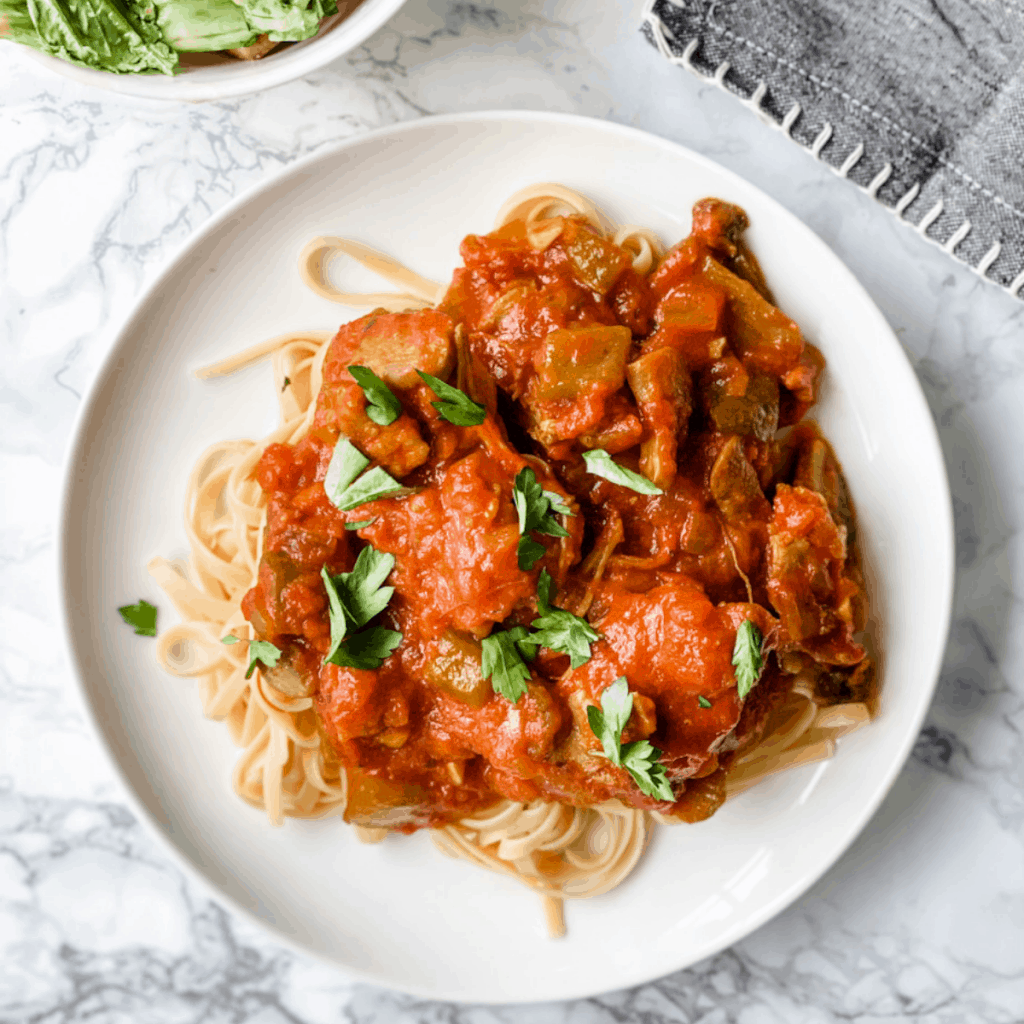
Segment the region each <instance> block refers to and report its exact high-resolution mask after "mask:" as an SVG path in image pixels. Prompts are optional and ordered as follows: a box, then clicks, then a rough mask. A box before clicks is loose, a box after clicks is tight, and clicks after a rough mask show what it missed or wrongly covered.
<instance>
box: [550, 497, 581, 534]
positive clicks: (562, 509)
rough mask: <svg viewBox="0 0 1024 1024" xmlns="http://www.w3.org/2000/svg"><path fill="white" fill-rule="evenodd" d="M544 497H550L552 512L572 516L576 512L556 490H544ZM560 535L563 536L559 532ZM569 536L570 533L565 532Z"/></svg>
mask: <svg viewBox="0 0 1024 1024" xmlns="http://www.w3.org/2000/svg"><path fill="white" fill-rule="evenodd" d="M544 497H545V498H547V499H548V504H549V505H550V506H551V511H552V512H557V513H558V514H559V515H560V516H571V515H574V514H575V513H574V512H573V510H572V509H571V508H569V506H568V505H566V504H565V498H563V497H562V496H561V495H560V494H558V493H556V492H555V491H544ZM558 536H563V535H562V534H558ZM565 536H568V533H566V534H565Z"/></svg>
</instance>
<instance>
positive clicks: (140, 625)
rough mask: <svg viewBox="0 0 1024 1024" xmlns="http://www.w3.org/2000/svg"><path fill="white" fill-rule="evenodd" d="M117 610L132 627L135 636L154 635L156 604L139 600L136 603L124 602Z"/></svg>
mask: <svg viewBox="0 0 1024 1024" xmlns="http://www.w3.org/2000/svg"><path fill="white" fill-rule="evenodd" d="M117 610H118V611H119V612H120V613H121V618H122V619H124V621H125V622H127V623H128V625H129V626H132V627H133V628H134V630H135V635H136V636H156V605H152V604H150V603H149V602H148V601H143V600H140V601H139V603H138V604H125V605H122V606H121V607H120V608H118V609H117Z"/></svg>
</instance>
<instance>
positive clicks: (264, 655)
mask: <svg viewBox="0 0 1024 1024" xmlns="http://www.w3.org/2000/svg"><path fill="white" fill-rule="evenodd" d="M281 653H282V652H281V648H280V647H275V646H274V645H273V644H272V643H271V642H270V641H269V640H250V641H249V668H248V671H247V672H246V673H245V678H246V679H248V678H249V676H251V675H252V674H253V672H255V671H256V663H257V662H259V663H260V664H262V665H266V667H267V668H273V667H274V666H275V665H276V664H277V663H278V662H279V661H280V660H281Z"/></svg>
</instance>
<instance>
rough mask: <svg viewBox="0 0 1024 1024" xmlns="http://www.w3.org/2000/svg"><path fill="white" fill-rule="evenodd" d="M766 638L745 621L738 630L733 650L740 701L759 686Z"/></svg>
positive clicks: (751, 623) (750, 623) (747, 620)
mask: <svg viewBox="0 0 1024 1024" xmlns="http://www.w3.org/2000/svg"><path fill="white" fill-rule="evenodd" d="M763 643H764V637H763V635H762V634H761V630H759V629H758V628H757V626H755V625H754V624H753V622H751V621H750V619H744V620H743V622H742V623H741V624H740V628H739V629H738V630H736V643H735V644H734V645H733V649H732V663H733V666H734V667H735V669H736V689H737V691H738V692H739V695H740V700H743V698H744V697H746V695H747V694H748V693H750V691H751V690H752V689H753V688H754V687H755V686H756V685H757V681H758V679H760V678H761V672H762V670H763V669H764V656H763V655H762V653H761V645H762V644H763Z"/></svg>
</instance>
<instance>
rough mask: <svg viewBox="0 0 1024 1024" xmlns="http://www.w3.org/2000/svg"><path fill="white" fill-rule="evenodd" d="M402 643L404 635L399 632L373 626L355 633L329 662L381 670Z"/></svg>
mask: <svg viewBox="0 0 1024 1024" xmlns="http://www.w3.org/2000/svg"><path fill="white" fill-rule="evenodd" d="M401 642H402V634H401V633H399V632H398V631H397V630H394V629H385V628H384V627H383V626H371V627H370V628H369V629H364V630H363V631H362V632H361V633H353V634H352V636H350V637H349V638H348V639H347V640H346V641H345V642H344V643H343V644H342V645H341V646H340V647H339V648H338V649H337V650H336V651H335V652H334V654H332V655H331V657H330V658H328V659H327V660H328V661H330V662H331V664H332V665H342V666H344V667H345V668H362V669H374V668H380V667H381V665H383V664H384V659H385V658H387V657H388V656H389V655H390V654H391V652H392V651H394V650H395V648H396V647H397V646H398V645H399V644H400V643H401Z"/></svg>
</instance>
